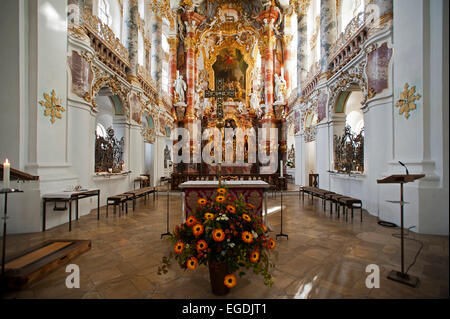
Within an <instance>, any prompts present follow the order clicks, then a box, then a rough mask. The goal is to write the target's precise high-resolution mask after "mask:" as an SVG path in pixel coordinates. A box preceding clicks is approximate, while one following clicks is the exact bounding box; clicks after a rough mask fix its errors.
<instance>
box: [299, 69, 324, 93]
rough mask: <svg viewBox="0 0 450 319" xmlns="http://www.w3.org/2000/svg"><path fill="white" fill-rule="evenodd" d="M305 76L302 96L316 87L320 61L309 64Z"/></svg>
mask: <svg viewBox="0 0 450 319" xmlns="http://www.w3.org/2000/svg"><path fill="white" fill-rule="evenodd" d="M306 78H307V81H306V84H305V86H304V87H303V89H302V96H308V95H309V94H310V93H311V92H312V91H314V89H315V88H316V86H317V83H318V82H319V78H320V62H316V63H314V64H313V65H311V67H310V69H309V72H308V73H307V75H306Z"/></svg>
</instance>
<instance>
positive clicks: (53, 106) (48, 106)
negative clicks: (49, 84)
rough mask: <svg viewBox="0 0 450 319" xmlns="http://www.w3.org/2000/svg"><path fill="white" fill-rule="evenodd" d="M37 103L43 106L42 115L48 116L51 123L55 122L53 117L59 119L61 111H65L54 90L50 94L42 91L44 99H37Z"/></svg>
mask: <svg viewBox="0 0 450 319" xmlns="http://www.w3.org/2000/svg"><path fill="white" fill-rule="evenodd" d="M39 104H40V105H41V106H42V107H44V108H45V110H44V115H45V116H50V122H52V124H53V123H55V118H57V119H61V118H62V114H61V113H62V112H65V111H66V110H65V109H64V107H62V105H61V104H62V103H61V99H60V98H57V97H56V93H55V90H52V92H51V93H50V94H47V93H44V100H42V101H39Z"/></svg>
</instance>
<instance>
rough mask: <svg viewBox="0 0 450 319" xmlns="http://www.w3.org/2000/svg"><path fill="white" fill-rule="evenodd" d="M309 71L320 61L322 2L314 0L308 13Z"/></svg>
mask: <svg viewBox="0 0 450 319" xmlns="http://www.w3.org/2000/svg"><path fill="white" fill-rule="evenodd" d="M307 25H308V27H307V39H308V51H309V52H310V53H311V54H309V55H308V71H309V70H310V69H311V67H312V66H313V65H314V64H315V63H318V62H319V61H320V0H313V1H312V2H311V5H310V6H309V8H308V12H307Z"/></svg>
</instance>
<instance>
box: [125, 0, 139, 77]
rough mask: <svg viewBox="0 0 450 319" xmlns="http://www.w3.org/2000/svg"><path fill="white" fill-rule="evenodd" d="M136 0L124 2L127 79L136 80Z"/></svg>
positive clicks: (137, 11)
mask: <svg viewBox="0 0 450 319" xmlns="http://www.w3.org/2000/svg"><path fill="white" fill-rule="evenodd" d="M138 15H139V9H138V1H137V0H129V1H128V2H125V3H124V22H125V30H124V31H125V32H124V33H125V39H126V44H125V47H126V48H127V49H128V55H129V62H130V68H129V69H128V70H127V76H128V78H129V80H136V82H137V68H138Z"/></svg>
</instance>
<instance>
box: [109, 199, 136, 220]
mask: <svg viewBox="0 0 450 319" xmlns="http://www.w3.org/2000/svg"><path fill="white" fill-rule="evenodd" d="M129 198H130V197H129V196H128V195H126V194H121V195H115V196H110V197H108V199H107V200H106V217H108V210H109V206H114V215H115V214H116V207H117V206H119V217H120V211H121V210H123V208H124V206H125V209H126V213H127V214H128V200H129Z"/></svg>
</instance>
